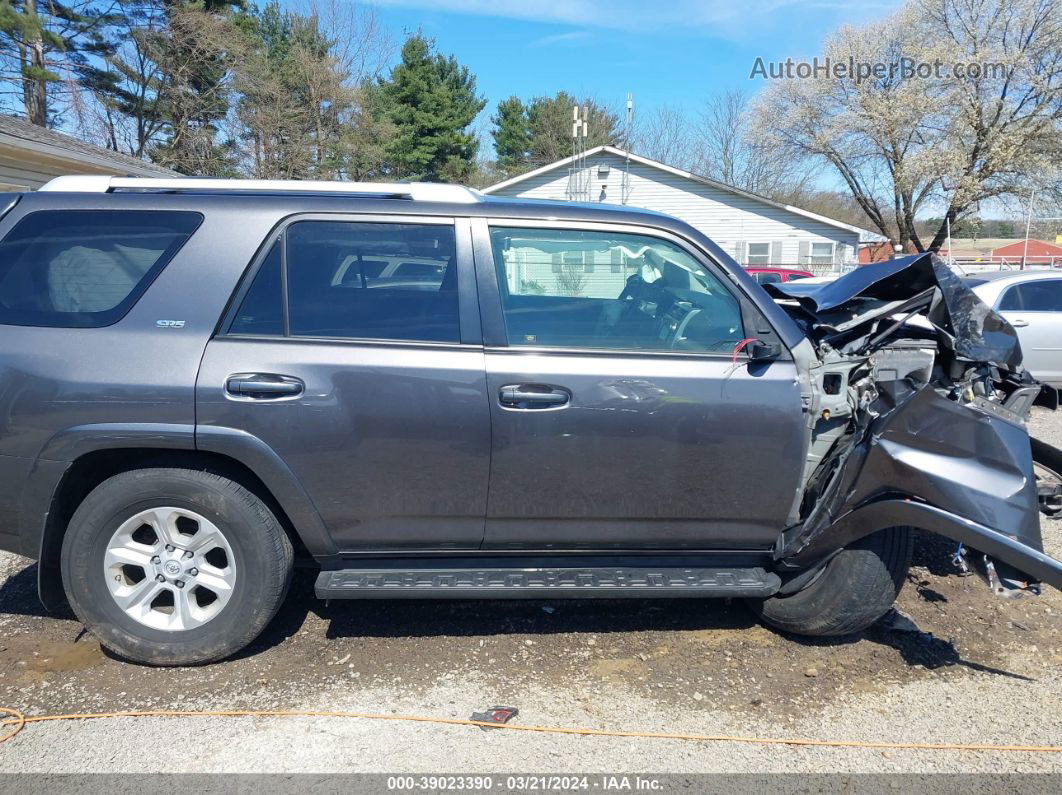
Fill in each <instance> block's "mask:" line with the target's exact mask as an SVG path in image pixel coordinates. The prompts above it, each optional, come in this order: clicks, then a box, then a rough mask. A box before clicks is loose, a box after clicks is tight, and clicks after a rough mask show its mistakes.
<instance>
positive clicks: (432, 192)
mask: <svg viewBox="0 0 1062 795" xmlns="http://www.w3.org/2000/svg"><path fill="white" fill-rule="evenodd" d="M40 190H42V191H52V192H63V193H115V192H117V191H189V192H197V191H208V192H213V191H234V192H240V193H243V192H255V193H258V192H261V193H336V194H343V195H347V196H372V197H384V198H391V199H412V200H414V201H434V202H459V203H462V204H472V203H474V202H478V201H481V200H482V199H483V195H482V194H481V193H480V192H479V191H477V190H473V189H472V188H466V187H463V186H461V185H443V184H440V183H437V182H326V181H323V180H316V181H315V180H306V181H301V180H288V179H212V178H204V177H174V178H172V179H170V178H154V177H146V178H141V177H106V176H71V177H56V178H55V179H53V180H51V181H50V182H48V183H47V184H45V185H44V186H43V187H41V188H40Z"/></svg>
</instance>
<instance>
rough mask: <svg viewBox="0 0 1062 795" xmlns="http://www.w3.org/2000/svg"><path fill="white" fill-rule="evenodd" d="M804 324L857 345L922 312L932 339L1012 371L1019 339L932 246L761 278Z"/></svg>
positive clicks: (839, 342)
mask: <svg viewBox="0 0 1062 795" xmlns="http://www.w3.org/2000/svg"><path fill="white" fill-rule="evenodd" d="M764 288H765V289H766V290H767V291H768V292H769V293H770V294H771V295H772V296H773V297H775V298H780V299H790V300H792V301H795V302H796V304H795V305H793V304H788V305H787V304H786V303H783V304H782V306H783V308H785V309H786V310H787V311H788V312H789V313H790V314H791V315H793V316H794V317H795V318H796V319H797V320H798V322H801V323H803V324H804V325H805V327H806V328H807V330H808V332H809V333H811V334H812V335H813V336H816V337H818V338H819V339H828V340H829V341H830V342H831V344H832V345H833V346H834V347H837V348H841V349H843V348H844V346H846V345H847V346H848V347H849V348H854V347H858V346H859V345H861V344H864V343H866V342H868V341H870V340H872V339H873V337H874V335H875V333H876V331H877V329H878V328H879V327H881V326H883V325H886V324H887V323H888V322H889V318H890V317H892V316H894V315H900V316H904V315H908V314H911V315H916V314H921V315H924V316H925V317H926V319H927V320H928V321H929V323H931V324H932V326H933V328H934V329H935V331H936V333H937V337H938V341H939V342H940V343H941V344H942V345H943V346H944V347H945V348H946V349H947V350H949V351H950V352H951V353H952V355H953V356H954V357H955V358H956V359H959V360H961V361H966V362H983V363H986V364H993V365H996V366H1001V367H1005V368H1007V369H1008V370H1013V371H1017V370H1019V369H1020V367H1021V361H1022V355H1021V345H1020V344H1019V342H1018V335H1017V333H1016V332H1015V331H1014V328H1013V327H1012V326H1011V325H1010V324H1009V323H1008V322H1007V321H1006V320H1005V319H1004V318H1003V317H1002V316H1001V315H999V314H998V313H997V312H995V311H994V310H992V309H991V308H990V307H989V306H988V305H987V304H985V303H984V302H983V301H982V300H981V299H980V298H978V297H977V295H976V294H975V293H974V292H973V290H971V289H970V288H969V287H967V286H966V284H965V283H964V282H963V280H962V279H961V278H960V277H959V276H958V275H957V274H955V273H954V272H953V271H952V270H951V268H949V267H948V266H947V264H946V263H945V262H944V261H943V260H942V259H940V258H939V257H937V256H936V255H934V254H915V255H912V256H909V257H898V258H896V259H893V260H889V261H887V262H880V263H874V264H871V265H864V266H862V267H860V268H856V269H855V270H854V271H852V272H850V273H847V274H845V275H844V276H841V277H840V278H838V279H836V280H835V281H833V282H828V283H826V284H806V283H805V282H803V281H799V280H798V281H792V282H783V283H776V284H766V285H764Z"/></svg>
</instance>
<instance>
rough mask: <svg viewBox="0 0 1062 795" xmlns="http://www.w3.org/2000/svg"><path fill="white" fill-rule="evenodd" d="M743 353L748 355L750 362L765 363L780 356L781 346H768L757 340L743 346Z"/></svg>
mask: <svg viewBox="0 0 1062 795" xmlns="http://www.w3.org/2000/svg"><path fill="white" fill-rule="evenodd" d="M745 353H747V354H748V357H749V361H750V362H766V361H769V360H771V359H777V358H778V357H779V356H781V355H782V346H781V345H768V344H767V343H766V342H760V341H759V340H757V341H755V342H750V343H749V344H748V345H746V346H745Z"/></svg>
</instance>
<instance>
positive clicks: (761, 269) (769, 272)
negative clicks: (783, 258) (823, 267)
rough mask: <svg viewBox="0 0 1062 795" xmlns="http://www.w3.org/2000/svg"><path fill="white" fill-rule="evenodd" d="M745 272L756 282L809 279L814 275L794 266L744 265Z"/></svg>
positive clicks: (771, 282) (770, 282)
mask: <svg viewBox="0 0 1062 795" xmlns="http://www.w3.org/2000/svg"><path fill="white" fill-rule="evenodd" d="M745 272H746V273H748V274H749V275H750V276H752V278H753V279H755V280H756V283H757V284H775V283H778V282H795V281H796V280H797V279H810V278H811V277H813V276H814V275H815V274H814V273H812V272H811V271H802V270H798V269H796V268H771V267H767V266H765V265H746V266H745Z"/></svg>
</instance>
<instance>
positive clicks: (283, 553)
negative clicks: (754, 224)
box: [0, 177, 1062, 665]
mask: <svg viewBox="0 0 1062 795" xmlns="http://www.w3.org/2000/svg"><path fill="white" fill-rule="evenodd" d="M403 263H411V264H414V265H416V267H404V266H403ZM803 284H804V283H803V282H801V281H792V282H789V283H782V284H768V285H765V288H764V289H760V288H759V287H757V286H756V283H755V281H754V279H753V278H752V277H751V276H750V275H749V274H748V273H746V272H745V271H744V270H743V269H742V268H741V267H740V266H739V265H738V264H737V263H736V262H734V261H733V260H732V259H731V258H730V257H729V256H728V255H727V254H726V253H725V252H724V251H723V250H721V249H720V248H719V247H718V246H716V245H715V244H714V243H712V241H710V240H708V239H707V238H706V237H704V236H703V235H702V234H701V233H699V232H698V231H697V230H695V229H693V228H692V227H690V226H688V225H687V224H685V223H683V222H681V221H678V220H676V219H673V218H668V217H666V216H662V215H658V214H655V213H647V212H641V211H638V210H633V209H630V208H626V207H617V206H609V205H598V206H589V205H581V204H566V203H563V202H557V203H550V202H531V201H528V202H523V201H512V200H505V199H494V198H489V197H485V196H482V195H480V194H478V193H476V192H474V191H470V190H467V189H464V188H460V187H456V186H445V185H416V184H413V185H403V184H389V185H367V184H366V185H357V184H330V183H291V182H258V181H243V182H230V181H226V180H209V179H207V180H196V179H150V180H140V179H125V178H110V177H64V178H59V179H57V180H54V181H53V182H51V183H49V184H48V185H46V186H45V187H44V189H42V190H41V191H39V192H37V193H28V194H23V195H20V196H15V197H13V198H12V200H11V202H10V203H9V205H8V207H7V209H6V211H5V212H4V213H3V216H2V218H0V325H2V326H3V335H2V342H0V365H2V366H0V407H2V411H0V417H2V424H0V476H2V477H0V548H2V549H6V550H13V551H16V552H20V553H22V554H24V555H27V556H29V557H32V558H36V559H37V560H39V561H40V565H39V572H38V576H39V590H40V594H41V598H42V600H43V602H44V603H45V605H46V606H48V607H55V606H57V605H58V604H60V603H61V602H62V601H63V599H64V598H65V599H66V600H68V601H69V604H70V605H71V607H72V608H73V610H74V612H75V613H76V614H77V616H78V617H79V618H80V619H81V621H82V622H84V624H85V626H86V627H88V628H89V629H90V630H91V631H92V632H93V633H94V634H95V635H96V636H97V637H98V638H99V639H100V641H101V643H103V644H104V645H105V646H106V647H107V648H109V649H111V650H112V651H114V652H116V653H117V654H120V655H123V656H125V657H127V658H129V659H132V660H137V661H141V662H146V663H155V664H167V665H173V664H191V663H203V662H209V661H212V660H218V659H221V658H223V657H225V656H227V655H230V654H232V653H234V652H235V651H237V650H239V649H241V648H242V647H244V646H245V645H247V644H248V643H249V642H250V641H251V640H252V639H254V638H255V637H256V636H257V635H258V634H259V633H260V632H261V631H262V629H263V628H264V627H265V625H266V624H267V623H268V622H269V621H270V620H271V618H272V617H273V616H274V615H275V613H276V611H277V610H278V608H279V606H280V604H281V601H282V600H283V599H284V595H285V593H286V591H287V588H288V583H289V580H290V577H291V571H292V565H293V560H294V559H295V558H301V559H303V560H305V561H306V562H307V563H309V564H312V565H314V566H316V567H317V568H318V569H319V573H318V575H317V581H316V593H317V595H318V596H319V597H321V598H324V599H377V598H388V599H393V598H420V599H424V598H428V599H430V598H462V599H464V598H492V599H508V598H566V597H598V596H607V597H676V596H680V597H737V598H742V599H745V600H747V601H748V603H749V604H750V605H751V606H752V608H753V609H754V610H755V611H756V612H757V613H758V614H759V615H760V616H762V617H763V619H764V620H765V621H767V622H769V623H770V624H772V625H773V626H776V627H780V628H782V629H785V630H787V631H792V632H800V633H807V634H811V635H839V634H846V633H851V632H856V631H859V630H861V629H863V628H864V627H867V626H869V625H870V624H871V623H872V622H874V621H875V620H877V619H878V618H879V617H880V616H881V615H882V614H884V613H885V612H886V611H887V610H888V609H889V607H890V605H891V604H892V603H893V600H894V598H895V597H896V594H897V592H898V591H899V589H900V587H901V585H902V584H903V582H904V577H905V574H906V572H907V568H908V564H909V561H910V556H911V545H912V529H911V528H912V527H921V528H924V529H927V530H930V531H933V532H937V533H941V534H943V535H945V536H948V537H950V538H952V539H955V540H957V541H959V542H961V544H962V545H963V547H962V549H963V550H964V553H965V554H964V555H960V556H959V558H960V560H961V561H963V565H970V566H973V567H975V568H978V569H979V570H981V571H982V572H983V573H984V574H985V576H986V578H987V579H988V581H989V582H990V583H991V584H992V587H993V590H994V591H995V592H996V593H999V594H1001V595H1012V594H1015V593H1021V592H1026V591H1032V592H1036V591H1037V590H1038V587H1039V583H1040V582H1046V583H1049V584H1052V585H1054V586H1056V587H1057V586H1059V585H1062V564H1060V563H1058V562H1057V561H1054V560H1052V559H1051V558H1049V557H1047V556H1045V555H1044V554H1043V551H1042V550H1043V546H1042V543H1041V538H1040V530H1039V523H1038V519H1039V517H1038V514H1037V506H1038V502H1037V500H1038V491H1039V492H1040V495H1039V499H1040V500H1041V501H1042V502H1043V503H1044V504H1047V503H1049V502H1050V501H1051V500H1055V502H1051V503H1050V504H1051V505H1055V506H1056V507H1057V498H1058V494H1057V493H1054V492H1052V491H1051V489H1050V488H1040V489H1038V488H1037V482H1036V480H1035V477H1034V475H1033V470H1032V466H1033V463H1032V461H1031V458H1030V452H1029V441H1028V436H1027V434H1026V431H1025V428H1024V426H1023V422H1024V419H1025V416H1026V414H1027V412H1028V410H1029V406H1030V405H1031V404H1032V403H1033V402H1034V401H1037V400H1043V399H1045V397H1044V396H1045V395H1046V393H1045V392H1042V391H1041V388H1040V385H1039V384H1038V383H1036V382H1035V381H1034V380H1033V379H1032V378H1031V376H1029V375H1028V373H1027V372H1026V371H1025V370H1024V369H1023V368H1022V365H1021V360H1020V351H1019V348H1018V345H1017V341H1016V337H1015V336H1014V332H1013V330H1012V329H1011V328H1010V327H1009V325H1007V323H1006V321H1004V320H1002V319H1001V318H1000V317H999V316H998V315H996V314H995V313H993V312H991V311H990V310H987V309H986V308H984V307H982V306H981V304H980V302H979V301H978V300H977V299H976V297H975V296H973V295H972V294H971V293H970V292H969V290H968V289H967V288H966V287H965V286H964V285H963V284H962V282H961V281H960V280H959V279H958V278H957V277H954V276H953V275H952V274H951V272H950V271H948V269H947V268H946V267H944V266H943V265H942V264H941V263H939V262H938V261H936V260H934V259H932V258H931V257H929V256H921V257H908V258H906V259H897V260H892V261H890V262H887V263H881V264H879V265H871V266H867V267H864V268H860V269H858V271H856V272H854V273H851V274H848V275H846V276H843V277H841V278H840V279H838V280H836V281H834V282H832V283H830V284H824V285H806V286H802V285H803ZM369 288H371V289H369ZM772 295H773V298H772ZM982 310H983V311H982ZM912 315H917V316H918V317H924V318H925V325H924V327H923V328H920V329H919V328H915V327H913V326H911V325H910V324H905V323H903V322H902V320H903V318H904V317H911V316H912ZM897 316H899V317H900V320H894V318H895V317H897ZM1044 455H1047V456H1055V455H1062V453H1059V451H1057V450H1054V449H1053V448H1049V447H1046V446H1045V451H1044ZM1055 471H1062V467H1056V470H1055ZM1041 485H1042V484H1041ZM974 550H976V552H975V551H974ZM698 609H700V608H699V607H698Z"/></svg>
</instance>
